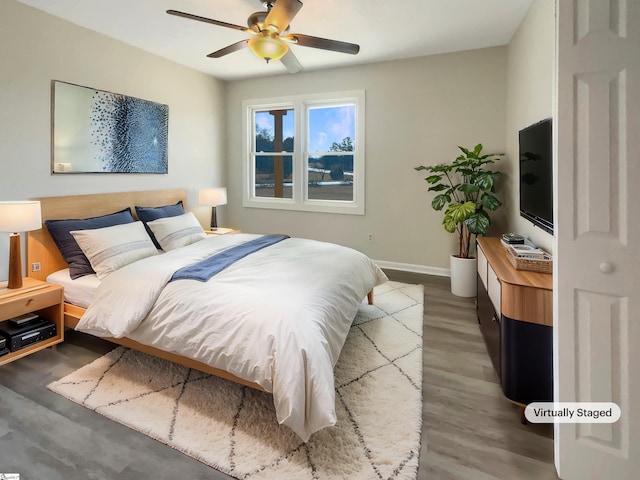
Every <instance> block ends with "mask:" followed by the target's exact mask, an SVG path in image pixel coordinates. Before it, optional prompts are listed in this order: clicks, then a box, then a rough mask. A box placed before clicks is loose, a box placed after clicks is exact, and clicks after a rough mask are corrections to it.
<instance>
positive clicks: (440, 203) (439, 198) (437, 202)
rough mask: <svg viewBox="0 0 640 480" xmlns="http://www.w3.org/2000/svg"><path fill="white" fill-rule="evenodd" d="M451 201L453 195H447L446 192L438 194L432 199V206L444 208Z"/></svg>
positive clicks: (438, 208) (437, 208) (436, 208)
mask: <svg viewBox="0 0 640 480" xmlns="http://www.w3.org/2000/svg"><path fill="white" fill-rule="evenodd" d="M450 201H451V197H449V196H447V195H444V194H440V195H436V196H435V197H433V200H432V201H431V206H432V207H433V209H434V210H442V209H443V207H444V206H445V205H446V204H447V203H449V202H450Z"/></svg>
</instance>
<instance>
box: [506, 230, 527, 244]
mask: <svg viewBox="0 0 640 480" xmlns="http://www.w3.org/2000/svg"><path fill="white" fill-rule="evenodd" d="M502 241H503V242H504V243H508V244H509V245H524V237H523V236H522V235H518V234H517V233H503V234H502Z"/></svg>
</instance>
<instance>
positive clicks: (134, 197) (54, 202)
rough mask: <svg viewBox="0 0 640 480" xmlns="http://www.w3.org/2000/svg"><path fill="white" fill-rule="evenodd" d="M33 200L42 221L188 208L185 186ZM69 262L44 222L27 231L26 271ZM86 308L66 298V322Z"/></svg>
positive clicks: (123, 341) (122, 341)
mask: <svg viewBox="0 0 640 480" xmlns="http://www.w3.org/2000/svg"><path fill="white" fill-rule="evenodd" d="M32 200H39V201H40V205H41V209H42V221H43V222H44V221H45V220H56V219H65V218H89V217H96V216H100V215H107V214H109V213H113V212H116V211H119V210H122V209H124V208H127V207H131V212H132V213H133V216H134V217H136V212H135V208H134V207H135V206H136V205H138V206H144V207H159V206H162V205H171V204H174V203H176V202H178V201H180V200H182V203H183V204H184V207H185V210H186V209H187V203H186V196H185V192H184V191H183V190H152V191H141V192H117V193H98V194H89V195H73V196H60V197H44V198H33V199H32ZM34 263H39V264H40V270H38V271H35V272H34V271H33V268H32V266H33V264H34ZM67 266H68V265H67V262H65V260H64V259H63V258H62V255H61V254H60V251H59V250H58V247H57V246H56V244H55V243H54V241H53V239H52V238H51V235H49V232H48V230H47V229H46V228H45V227H44V226H43V228H41V229H40V230H34V231H31V232H29V233H28V236H27V271H28V276H29V277H31V278H35V279H38V280H43V281H44V280H46V278H47V276H48V275H50V274H51V273H53V272H56V271H58V270H62V269H64V268H67ZM367 299H368V302H369V304H372V303H373V290H372V291H371V292H369V293H368V295H367ZM84 312H85V309H84V308H82V307H78V306H77V305H73V304H70V303H66V302H65V304H64V324H65V326H66V327H69V328H75V327H76V325H77V324H78V322H79V321H80V317H82V315H83V314H84ZM106 340H109V341H111V342H113V343H116V344H118V345H123V346H125V347H128V348H132V349H134V350H138V351H141V352H144V353H148V354H150V355H154V356H156V357H159V358H163V359H165V360H169V361H172V362H175V363H178V364H180V365H184V366H186V367H189V368H194V369H196V370H200V371H202V372H206V373H210V374H212V375H216V376H218V377H222V378H225V379H227V380H231V381H233V382H236V383H240V384H242V385H246V386H248V387H251V388H255V389H257V390H262V391H264V389H263V388H262V387H261V386H260V385H258V384H257V383H254V382H249V381H247V380H244V379H242V378H239V377H236V376H235V375H233V374H231V373H229V372H226V371H224V370H220V369H218V368H215V367H211V366H210V365H207V364H205V363H202V362H198V361H196V360H192V359H190V358H187V357H183V356H181V355H177V354H175V353H171V352H165V351H163V350H160V349H157V348H154V347H150V346H147V345H143V344H141V343H139V342H136V341H134V340H131V339H129V338H126V337H124V338H106Z"/></svg>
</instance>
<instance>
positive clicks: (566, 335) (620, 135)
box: [554, 0, 640, 480]
mask: <svg viewBox="0 0 640 480" xmlns="http://www.w3.org/2000/svg"><path fill="white" fill-rule="evenodd" d="M556 5H557V7H556V8H557V12H556V13H557V15H556V27H557V32H556V41H557V44H556V47H557V52H556V68H557V71H556V81H557V85H556V102H555V103H556V107H555V108H556V111H555V120H556V121H555V127H556V128H555V132H554V135H555V142H556V147H557V148H556V155H557V161H556V162H555V163H556V165H557V167H556V168H557V170H556V172H555V178H556V182H557V183H556V186H555V194H556V200H557V201H556V206H555V209H556V210H555V212H556V239H555V241H556V245H555V256H556V258H557V261H556V262H555V265H554V267H555V268H554V318H555V322H554V323H555V328H554V361H555V365H554V367H555V368H554V370H555V372H556V375H555V395H556V401H561V402H615V403H617V404H618V405H619V406H620V408H621V410H622V416H621V418H620V420H619V421H618V422H617V423H614V424H602V423H601V424H570V423H565V424H556V430H555V438H556V442H555V447H556V455H555V458H556V460H555V461H556V468H557V469H558V473H559V476H560V478H562V479H563V480H588V479H594V480H595V479H598V480H601V479H611V480H625V479H628V480H631V479H637V478H640V300H639V299H640V0H557V2H556Z"/></svg>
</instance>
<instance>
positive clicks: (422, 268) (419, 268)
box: [374, 260, 451, 277]
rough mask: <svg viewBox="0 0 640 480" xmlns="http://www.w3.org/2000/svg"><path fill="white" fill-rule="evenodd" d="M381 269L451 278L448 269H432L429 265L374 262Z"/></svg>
mask: <svg viewBox="0 0 640 480" xmlns="http://www.w3.org/2000/svg"><path fill="white" fill-rule="evenodd" d="M374 262H375V263H376V265H378V266H379V267H380V268H388V269H389V270H400V271H402V272H412V273H421V274H423V275H436V276H438V277H450V276H451V270H449V269H448V268H439V267H430V266H428V265H414V264H412V263H398V262H385V261H384V260H374Z"/></svg>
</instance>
